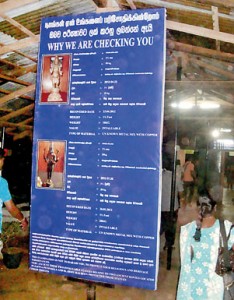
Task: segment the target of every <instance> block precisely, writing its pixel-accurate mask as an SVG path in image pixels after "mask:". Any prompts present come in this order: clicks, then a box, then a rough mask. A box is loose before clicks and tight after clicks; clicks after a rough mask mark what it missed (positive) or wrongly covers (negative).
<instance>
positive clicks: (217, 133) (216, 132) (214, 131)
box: [212, 129, 220, 138]
mask: <svg viewBox="0 0 234 300" xmlns="http://www.w3.org/2000/svg"><path fill="white" fill-rule="evenodd" d="M212 136H213V137H215V138H217V137H218V136H220V131H219V130H218V129H215V130H213V131H212Z"/></svg>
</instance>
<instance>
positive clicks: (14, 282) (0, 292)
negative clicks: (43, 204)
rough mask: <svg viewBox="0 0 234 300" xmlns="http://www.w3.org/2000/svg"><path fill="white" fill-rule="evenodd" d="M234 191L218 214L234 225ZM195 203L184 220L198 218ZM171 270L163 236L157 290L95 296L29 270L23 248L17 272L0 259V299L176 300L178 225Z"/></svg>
mask: <svg viewBox="0 0 234 300" xmlns="http://www.w3.org/2000/svg"><path fill="white" fill-rule="evenodd" d="M232 199H234V191H228V190H226V189H225V190H224V198H223V204H220V205H218V210H217V215H218V216H220V215H221V216H223V217H225V218H226V219H229V220H230V221H232V222H234V214H233V211H234V203H233V201H232ZM195 209H196V207H195V204H193V206H192V207H186V208H185V209H184V211H183V212H181V213H180V217H181V218H184V221H186V222H189V221H191V220H192V219H194V218H195V216H196V212H195ZM177 229H178V230H177V236H176V243H175V249H174V250H173V253H172V265H171V269H170V270H167V255H166V254H167V253H166V251H165V250H163V245H164V237H163V236H162V237H161V250H160V267H159V277H158V289H157V290H156V291H149V290H144V289H136V288H131V287H124V286H119V285H115V286H112V287H110V286H104V285H96V292H95V297H92V295H90V294H89V292H91V291H92V290H91V291H90V289H89V287H88V285H87V284H86V283H84V282H79V281H74V280H71V279H68V278H66V277H63V276H57V275H50V274H45V273H38V272H33V271H30V270H29V269H28V250H27V249H24V255H23V259H22V262H21V264H20V266H19V268H17V269H7V268H6V267H5V266H4V264H3V262H2V261H1V260H0V299H2V300H13V299H14V300H21V299H22V300H25V299H27V300H47V299H48V300H70V299H71V300H94V299H96V300H107V299H108V300H155V299H157V300H174V299H175V295H176V286H177V281H178V275H179V245H178V237H179V226H178V228H177Z"/></svg>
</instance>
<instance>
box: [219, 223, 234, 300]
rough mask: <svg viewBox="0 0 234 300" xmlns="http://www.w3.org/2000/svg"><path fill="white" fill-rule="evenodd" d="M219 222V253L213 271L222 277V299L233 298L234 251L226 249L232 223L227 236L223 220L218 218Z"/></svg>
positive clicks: (233, 299)
mask: <svg viewBox="0 0 234 300" xmlns="http://www.w3.org/2000/svg"><path fill="white" fill-rule="evenodd" d="M219 224H220V233H221V238H222V242H221V240H220V247H219V254H218V259H217V264H216V269H215V272H216V273H217V274H218V275H220V276H222V277H223V283H224V295H223V299H224V300H234V251H233V250H232V249H230V250H228V239H229V237H230V233H231V230H232V228H233V225H232V226H231V228H230V231H229V234H228V237H227V234H226V230H225V226H224V221H223V220H219Z"/></svg>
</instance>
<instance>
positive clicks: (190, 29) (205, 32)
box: [166, 20, 234, 44]
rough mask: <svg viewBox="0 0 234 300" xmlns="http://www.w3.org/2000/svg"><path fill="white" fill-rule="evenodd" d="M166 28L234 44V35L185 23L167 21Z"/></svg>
mask: <svg viewBox="0 0 234 300" xmlns="http://www.w3.org/2000/svg"><path fill="white" fill-rule="evenodd" d="M166 27H167V29H170V30H175V31H179V32H185V33H189V34H194V35H198V36H202V37H205V38H209V39H214V40H218V41H222V42H226V43H231V44H234V35H233V34H229V33H225V32H217V31H215V30H212V29H207V28H204V27H200V26H193V25H188V24H185V23H179V22H175V21H170V20H167V21H166Z"/></svg>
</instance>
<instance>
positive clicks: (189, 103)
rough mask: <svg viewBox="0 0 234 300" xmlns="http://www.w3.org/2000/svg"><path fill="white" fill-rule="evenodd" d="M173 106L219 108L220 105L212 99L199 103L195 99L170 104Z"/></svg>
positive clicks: (182, 107)
mask: <svg viewBox="0 0 234 300" xmlns="http://www.w3.org/2000/svg"><path fill="white" fill-rule="evenodd" d="M170 106H171V107H173V108H179V109H191V108H193V107H195V106H196V107H199V108H201V109H217V108H219V107H220V105H219V104H218V103H215V102H212V101H199V102H197V103H195V102H193V101H187V100H185V101H181V102H179V103H176V102H173V103H171V105H170Z"/></svg>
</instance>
